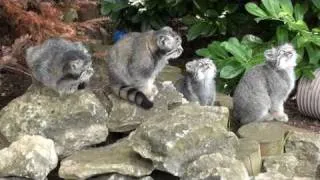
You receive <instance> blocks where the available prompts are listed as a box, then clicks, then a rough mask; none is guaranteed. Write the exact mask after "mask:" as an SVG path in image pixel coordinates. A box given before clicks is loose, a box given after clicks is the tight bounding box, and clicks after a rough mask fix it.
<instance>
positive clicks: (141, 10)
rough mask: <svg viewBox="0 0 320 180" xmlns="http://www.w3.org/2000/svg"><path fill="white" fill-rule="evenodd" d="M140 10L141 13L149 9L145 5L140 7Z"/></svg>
mask: <svg viewBox="0 0 320 180" xmlns="http://www.w3.org/2000/svg"><path fill="white" fill-rule="evenodd" d="M138 11H139V12H140V13H142V12H144V11H147V8H146V7H144V8H139V9H138Z"/></svg>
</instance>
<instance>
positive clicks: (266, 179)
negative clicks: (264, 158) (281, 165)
mask: <svg viewBox="0 0 320 180" xmlns="http://www.w3.org/2000/svg"><path fill="white" fill-rule="evenodd" d="M254 180H292V179H291V178H288V177H286V176H285V175H283V174H281V173H279V172H265V173H260V174H258V176H255V177H254Z"/></svg>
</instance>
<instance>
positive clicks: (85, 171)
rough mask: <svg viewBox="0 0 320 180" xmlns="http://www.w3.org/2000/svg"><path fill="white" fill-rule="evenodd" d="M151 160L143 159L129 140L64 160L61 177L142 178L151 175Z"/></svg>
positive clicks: (75, 154)
mask: <svg viewBox="0 0 320 180" xmlns="http://www.w3.org/2000/svg"><path fill="white" fill-rule="evenodd" d="M152 170H153V165H152V162H151V161H150V160H146V159H143V158H141V156H139V154H137V153H136V152H134V151H133V150H132V148H131V147H130V146H129V142H128V140H127V139H123V140H120V141H118V142H117V143H115V144H112V145H109V146H105V147H100V148H92V149H87V150H81V151H78V152H76V153H74V154H72V155H71V156H69V157H67V158H66V159H64V160H62V162H61V166H60V169H59V176H60V177H61V178H64V179H85V178H89V177H92V176H96V175H100V174H108V173H119V174H123V175H128V176H135V177H141V176H146V175H149V174H151V172H152Z"/></svg>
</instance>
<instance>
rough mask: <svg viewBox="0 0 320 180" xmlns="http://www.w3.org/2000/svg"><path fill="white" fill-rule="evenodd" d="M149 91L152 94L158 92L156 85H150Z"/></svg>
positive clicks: (154, 94)
mask: <svg viewBox="0 0 320 180" xmlns="http://www.w3.org/2000/svg"><path fill="white" fill-rule="evenodd" d="M151 93H152V94H153V96H156V95H157V94H158V93H159V90H158V88H157V86H156V85H153V86H152V88H151Z"/></svg>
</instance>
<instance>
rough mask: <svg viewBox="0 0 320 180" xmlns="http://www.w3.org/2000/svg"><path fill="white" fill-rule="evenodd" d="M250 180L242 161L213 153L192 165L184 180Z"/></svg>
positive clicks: (188, 168)
mask: <svg viewBox="0 0 320 180" xmlns="http://www.w3.org/2000/svg"><path fill="white" fill-rule="evenodd" d="M207 179H210V180H215V179H216V180H219V179H228V180H248V179H249V176H248V172H247V170H246V168H245V167H244V165H243V163H241V161H239V160H236V159H235V158H232V157H229V156H225V155H221V154H220V153H213V154H209V155H203V156H200V157H199V159H197V160H195V161H193V162H192V163H190V164H189V165H188V167H187V170H186V172H185V174H184V176H183V177H182V180H207Z"/></svg>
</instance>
